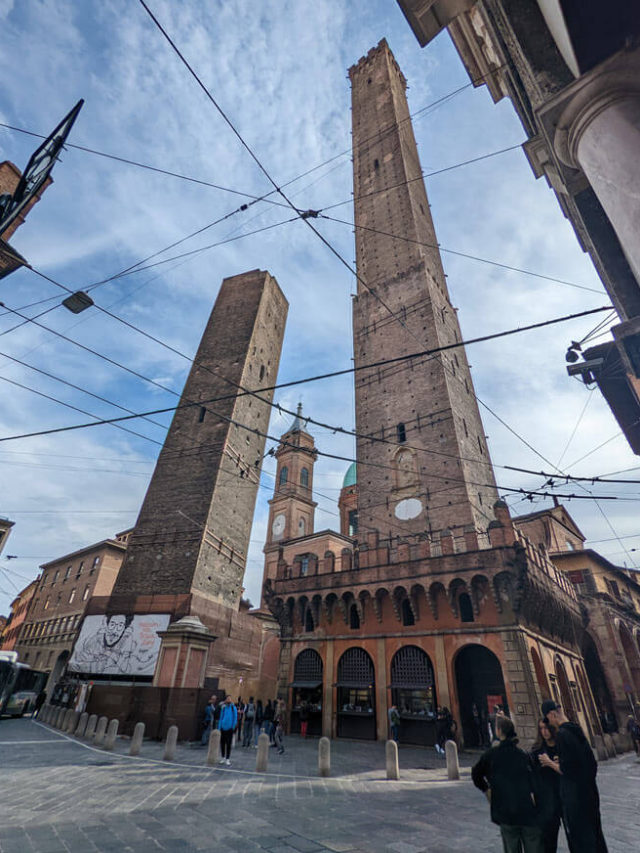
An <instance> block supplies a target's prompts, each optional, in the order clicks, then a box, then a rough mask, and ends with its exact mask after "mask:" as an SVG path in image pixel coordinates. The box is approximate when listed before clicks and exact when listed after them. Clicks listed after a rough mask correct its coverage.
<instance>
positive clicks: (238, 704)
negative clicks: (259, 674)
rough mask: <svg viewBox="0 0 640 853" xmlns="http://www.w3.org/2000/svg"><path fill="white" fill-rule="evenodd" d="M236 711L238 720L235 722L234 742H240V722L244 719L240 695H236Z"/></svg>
mask: <svg viewBox="0 0 640 853" xmlns="http://www.w3.org/2000/svg"><path fill="white" fill-rule="evenodd" d="M236 711H237V712H238V722H237V724H236V731H235V735H236V743H240V740H241V738H242V722H243V719H244V702H243V701H242V696H238V701H237V702H236Z"/></svg>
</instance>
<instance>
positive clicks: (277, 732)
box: [200, 696, 286, 765]
mask: <svg viewBox="0 0 640 853" xmlns="http://www.w3.org/2000/svg"><path fill="white" fill-rule="evenodd" d="M285 710H286V709H285V704H284V701H283V700H282V699H274V700H273V701H271V699H269V700H268V701H267V704H266V705H263V703H262V700H261V699H258V700H257V701H254V698H253V696H250V697H249V701H248V702H244V701H243V699H242V697H241V696H238V700H237V702H235V703H234V702H233V700H232V698H231V696H227V697H226V698H225V699H223V700H222V702H219V701H218V697H217V696H211V698H210V699H209V701H208V702H207V706H206V708H205V711H204V719H203V731H202V738H201V741H200V743H201V744H202V746H208V744H209V738H210V737H211V732H212V731H213V730H214V729H219V730H220V755H221V757H220V764H227V765H231V749H232V746H233V742H234V735H235V739H236V740H235V742H236V744H241V745H242V748H244V749H251V748H253V749H257V748H258V737H259V736H260V734H262V732H264V733H265V734H267V735H269V740H270V745H271V746H272V747H274V748H275V749H277V750H278V752H279V753H280V755H282V754H283V753H284V724H285Z"/></svg>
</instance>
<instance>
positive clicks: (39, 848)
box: [0, 719, 640, 853]
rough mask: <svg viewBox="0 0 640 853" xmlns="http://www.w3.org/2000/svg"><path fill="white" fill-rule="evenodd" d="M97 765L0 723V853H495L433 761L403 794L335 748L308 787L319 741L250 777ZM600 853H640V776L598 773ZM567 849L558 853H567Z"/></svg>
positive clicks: (405, 773)
mask: <svg viewBox="0 0 640 853" xmlns="http://www.w3.org/2000/svg"><path fill="white" fill-rule="evenodd" d="M127 750H128V741H127V740H125V739H119V740H118V743H117V746H116V750H115V751H114V752H113V753H107V752H104V751H103V750H100V749H94V748H92V747H88V746H87V745H86V744H84V743H83V742H81V741H78V740H76V739H74V738H69V737H67V736H64V735H62V734H60V733H59V732H57V731H55V730H53V729H51V728H49V727H48V726H44V725H42V724H40V723H38V722H36V721H31V720H29V719H22V720H8V719H3V720H0V767H1V769H2V776H1V777H0V778H1V781H2V787H1V788H0V851H1V853H63V851H73V853H85V851H86V853H95V851H100V853H115V851H118V853H147V851H154V853H158V851H169V853H182V851H185V852H186V851H214V850H215V851H217V850H221V849H224V850H227V851H234V850H238V851H246V853H251V851H270V853H314V851H334V853H363V851H366V853H378V851H380V853H382V851H393V853H420V851H429V853H463V852H464V853H489V851H491V853H493V851H499V850H501V846H502V845H501V843H500V840H499V833H498V829H497V827H495V826H494V825H493V824H491V823H490V821H489V816H488V807H487V803H486V801H485V799H484V798H483V797H482V795H481V794H480V793H479V792H478V791H476V790H475V788H474V787H473V785H472V784H471V781H470V774H469V767H468V765H469V764H470V763H471V760H472V757H468V758H467V757H465V761H463V764H466V765H467V766H466V767H465V766H463V768H462V779H461V781H459V782H448V781H447V779H446V772H445V771H444V769H443V763H442V762H441V760H440V759H438V758H437V756H436V755H435V753H434V752H433V750H419V749H408V748H402V747H401V749H400V765H401V776H402V778H401V781H399V782H389V781H387V780H386V779H385V772H384V766H385V765H384V745H383V744H377V743H366V744H365V743H355V742H346V741H334V742H332V774H333V775H332V777H331V778H329V779H320V778H319V777H318V776H317V741H315V740H309V741H301V740H300V739H299V738H293V737H291V738H289V739H288V742H287V750H286V752H285V754H284V755H283V756H278V755H275V754H274V753H275V750H270V753H271V754H270V756H269V759H270V761H269V770H268V772H267V773H266V774H256V773H254V772H253V768H254V767H255V750H245V749H241V748H238V749H236V750H234V753H233V754H232V760H233V766H232V767H230V768H228V767H226V766H225V767H215V768H207V767H206V765H205V750H203V749H197V748H189V747H188V746H180V747H179V748H178V752H177V755H176V760H175V761H174V762H172V763H169V762H163V761H162V760H161V754H162V747H161V745H159V744H155V743H148V742H145V744H144V747H143V753H142V755H141V757H140V758H130V757H128V755H127V754H126V753H127ZM599 783H600V793H601V797H602V812H603V822H604V827H605V834H606V836H607V840H608V842H609V850H610V853H629V851H632V850H637V849H639V846H640V845H639V842H638V838H639V837H640V785H639V783H640V763H638V762H637V761H636V758H635V755H633V756H631V755H626V756H623V757H620V758H617V759H615V760H612V761H607V762H605V763H604V764H602V765H601V767H600V771H599ZM566 849H567V848H566V844H565V843H564V839H563V842H562V844H561V845H560V850H561V851H563V853H565V851H566Z"/></svg>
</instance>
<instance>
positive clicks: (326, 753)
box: [318, 737, 331, 776]
mask: <svg viewBox="0 0 640 853" xmlns="http://www.w3.org/2000/svg"><path fill="white" fill-rule="evenodd" d="M318 773H319V774H320V775H321V776H330V775H331V741H330V740H329V738H328V737H321V738H320V743H319V744H318Z"/></svg>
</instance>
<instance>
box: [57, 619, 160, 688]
mask: <svg viewBox="0 0 640 853" xmlns="http://www.w3.org/2000/svg"><path fill="white" fill-rule="evenodd" d="M169 619H170V616H169V614H168V613H150V614H142V615H138V614H136V615H133V614H131V613H111V614H109V615H105V616H87V617H86V619H85V620H84V622H83V623H82V628H81V630H80V636H79V637H78V640H77V642H76V645H75V648H74V650H73V654H72V655H71V660H70V661H69V665H68V667H67V669H68V670H71V671H72V672H84V673H87V674H90V675H131V676H143V675H147V676H151V675H153V671H154V669H155V665H156V660H157V659H158V652H159V651H160V637H159V636H158V633H157V632H158V631H165V630H166V629H167V626H168V625H169Z"/></svg>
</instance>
